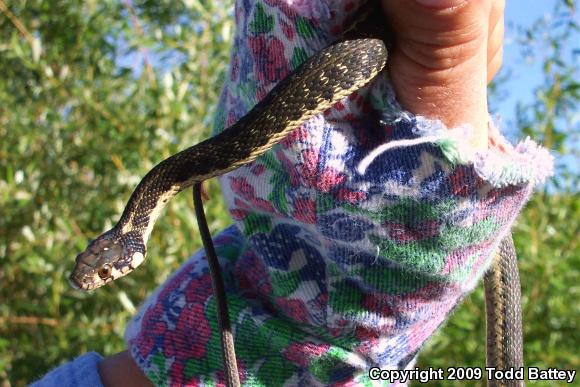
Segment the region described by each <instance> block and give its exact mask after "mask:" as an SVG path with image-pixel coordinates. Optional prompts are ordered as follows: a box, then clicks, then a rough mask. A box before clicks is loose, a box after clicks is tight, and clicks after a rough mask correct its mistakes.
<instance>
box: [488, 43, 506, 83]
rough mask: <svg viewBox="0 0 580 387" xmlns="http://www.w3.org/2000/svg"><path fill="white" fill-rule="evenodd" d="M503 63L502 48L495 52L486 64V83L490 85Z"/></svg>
mask: <svg viewBox="0 0 580 387" xmlns="http://www.w3.org/2000/svg"><path fill="white" fill-rule="evenodd" d="M502 62H503V46H500V47H499V49H498V50H497V51H496V52H495V54H494V55H493V57H492V58H491V60H489V61H488V62H487V83H490V82H491V81H492V80H493V78H494V77H495V76H496V75H497V73H498V71H499V69H500V68H501V65H502Z"/></svg>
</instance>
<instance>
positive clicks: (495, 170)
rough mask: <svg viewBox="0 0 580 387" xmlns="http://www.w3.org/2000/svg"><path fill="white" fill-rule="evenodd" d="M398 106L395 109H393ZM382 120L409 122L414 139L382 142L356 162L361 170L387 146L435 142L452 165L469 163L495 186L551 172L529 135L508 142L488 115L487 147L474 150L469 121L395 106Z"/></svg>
mask: <svg viewBox="0 0 580 387" xmlns="http://www.w3.org/2000/svg"><path fill="white" fill-rule="evenodd" d="M397 110H398V112H397ZM383 119H384V122H385V123H386V124H389V123H390V124H393V123H394V124H396V123H400V122H409V123H412V124H413V134H415V135H416V136H417V138H414V139H406V140H398V141H392V142H389V143H386V144H383V145H381V146H379V147H377V148H376V149H375V150H373V151H372V152H371V153H369V155H367V156H366V157H365V158H364V159H363V160H362V161H361V163H360V165H359V166H358V172H359V173H363V174H364V172H365V171H366V168H367V167H368V166H369V165H370V164H371V163H372V161H373V160H374V159H375V158H376V157H377V156H378V155H380V154H381V153H383V152H386V151H387V150H389V149H393V148H400V147H406V146H413V145H418V144H422V143H433V144H435V145H437V146H438V147H439V148H440V150H441V152H442V153H443V156H444V157H445V159H446V160H447V161H448V162H449V163H450V164H452V165H469V164H472V165H473V167H474V169H475V172H476V173H477V175H478V176H479V177H481V178H482V179H483V180H485V181H487V182H488V183H489V184H490V185H492V186H493V187H496V188H502V187H505V186H509V185H522V184H529V183H531V184H534V185H536V184H542V183H543V182H544V181H545V180H546V179H547V178H548V177H550V176H552V175H553V173H554V157H553V156H552V155H551V154H550V152H549V151H548V150H547V149H546V148H544V147H542V146H540V145H539V144H538V143H536V142H535V141H533V140H532V139H531V138H530V137H526V138H525V139H524V140H522V141H520V142H518V143H517V144H516V145H515V146H512V145H511V144H510V143H509V142H508V141H507V140H506V139H505V138H504V137H503V136H502V135H501V134H500V133H499V130H498V129H497V126H496V124H494V123H493V121H492V120H491V119H490V121H489V122H490V124H489V133H490V136H489V137H490V139H493V143H492V142H491V141H490V144H489V148H488V149H487V150H484V151H480V150H475V149H474V148H473V147H472V146H471V144H470V141H469V140H470V139H471V137H472V133H473V130H472V128H471V127H470V126H469V125H464V126H459V127H456V128H453V129H448V128H447V127H446V126H445V124H444V123H443V122H442V121H440V120H438V119H429V118H426V117H423V116H419V115H417V116H415V115H413V114H411V113H409V112H406V111H404V110H402V109H401V110H399V109H391V110H390V111H389V112H388V114H386V115H385V116H384V117H383Z"/></svg>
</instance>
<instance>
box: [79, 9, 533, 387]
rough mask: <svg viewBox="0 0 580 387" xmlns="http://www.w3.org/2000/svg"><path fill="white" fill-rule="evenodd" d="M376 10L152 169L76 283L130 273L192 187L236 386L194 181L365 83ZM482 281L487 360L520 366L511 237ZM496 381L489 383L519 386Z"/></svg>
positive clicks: (83, 261)
mask: <svg viewBox="0 0 580 387" xmlns="http://www.w3.org/2000/svg"><path fill="white" fill-rule="evenodd" d="M371 3H374V2H371ZM380 14H381V13H380V11H377V10H376V9H374V8H373V7H370V8H369V9H366V10H365V11H364V12H363V13H362V15H363V16H361V17H359V18H358V19H357V21H356V22H355V23H353V27H352V28H351V29H349V30H348V31H347V33H345V34H344V36H343V38H342V39H341V40H340V41H339V42H337V43H334V44H332V45H330V46H329V47H327V48H325V49H323V50H322V51H320V52H318V53H317V54H315V55H314V56H312V57H311V58H310V59H309V60H307V61H306V62H305V63H304V64H303V65H301V66H300V67H299V68H298V69H297V70H295V71H294V72H292V73H291V74H290V75H289V76H288V77H286V78H285V79H284V80H282V81H281V82H280V83H278V84H277V85H276V87H275V88H274V89H273V90H272V91H270V93H268V94H267V95H266V97H265V98H264V99H263V100H262V101H260V103H258V104H257V105H256V106H255V107H254V108H253V109H252V110H251V111H250V112H249V113H248V114H247V115H245V116H244V117H243V118H242V119H240V120H239V121H238V122H237V123H236V124H234V125H233V126H231V127H229V128H228V129H226V130H224V131H223V132H221V133H220V134H218V135H216V136H214V137H212V138H210V139H208V140H205V141H203V142H201V143H199V144H197V145H195V146H192V147H190V148H188V149H186V150H184V151H182V152H179V153H177V154H175V155H173V156H171V157H170V158H168V159H166V160H164V161H162V162H161V163H159V164H158V165H157V166H156V167H154V168H153V169H152V170H151V171H150V172H149V173H148V174H147V175H146V176H145V177H144V178H143V179H142V181H141V182H140V183H139V185H138V186H137V188H136V189H135V191H134V192H133V194H132V195H131V197H130V199H129V201H128V203H127V206H126V208H125V210H124V212H123V214H122V216H121V218H120V220H119V222H118V223H117V224H116V225H115V227H114V228H113V229H111V230H110V231H108V232H106V233H104V234H103V235H101V236H99V237H97V238H96V239H95V240H94V241H93V242H91V243H90V244H89V246H88V247H87V249H86V250H85V251H84V252H83V253H81V254H79V255H78V256H77V259H76V266H75V268H74V270H73V273H72V275H71V283H72V284H73V286H75V287H77V288H79V289H81V290H85V291H88V290H93V289H96V288H98V287H100V286H103V285H105V284H107V283H109V282H111V281H113V280H115V279H118V278H120V277H122V276H124V275H127V274H129V273H130V272H132V271H133V270H134V269H135V268H136V267H137V266H138V265H139V264H141V263H142V262H143V260H144V258H145V255H146V244H147V240H148V238H149V236H150V234H151V231H152V229H153V226H154V224H155V221H156V220H157V218H158V217H159V216H160V214H161V212H162V210H163V208H164V207H165V205H166V204H167V203H168V202H169V201H170V200H171V199H172V198H173V197H174V196H175V195H177V194H178V193H179V192H180V191H182V190H184V189H186V188H188V187H190V186H192V185H193V186H194V188H195V190H194V200H195V203H196V212H197V216H198V222H199V223H200V231H201V235H202V238H203V240H204V246H205V248H206V251H207V256H208V260H209V261H210V262H209V263H210V268H211V269H212V279H213V282H214V283H213V288H214V293H215V295H216V299H217V303H218V311H219V312H218V321H219V325H220V333H221V334H222V350H223V351H224V359H225V370H226V375H227V383H228V385H230V386H237V385H239V378H238V375H237V369H236V362H235V350H234V346H233V339H232V336H231V332H229V330H230V328H229V321H228V314H227V302H226V300H225V292H224V291H223V283H222V280H221V277H220V275H219V265H217V260H216V257H215V252H214V251H213V245H212V242H211V236H210V235H209V230H207V224H206V223H205V218H204V215H203V209H202V207H201V199H200V196H199V184H200V183H201V182H203V181H204V180H207V179H209V178H212V177H215V176H220V175H222V174H224V173H227V172H229V171H231V170H233V169H236V168H238V167H240V166H242V165H245V164H248V163H250V162H251V161H253V160H255V159H256V158H257V157H259V156H260V155H262V154H263V153H265V152H267V151H268V150H269V149H270V148H271V147H272V146H273V145H275V144H276V143H278V142H279V141H281V140H282V139H284V138H285V137H286V136H287V135H288V134H289V133H290V132H291V131H293V130H295V129H297V128H299V127H300V126H301V125H302V123H304V122H305V121H306V120H308V119H309V118H311V117H313V116H315V115H317V114H320V113H322V112H324V111H325V110H327V109H328V108H329V107H331V106H333V105H334V104H335V103H336V102H338V101H340V100H341V99H343V98H344V97H347V96H349V95H350V94H352V93H353V92H354V91H356V90H358V89H360V88H361V87H363V86H364V85H366V84H367V83H368V82H370V81H371V80H372V79H373V78H374V77H375V76H376V75H377V74H378V73H379V72H380V71H381V70H382V69H383V68H384V67H385V65H386V62H387V46H386V43H385V42H386V37H385V36H384V31H383V28H380V22H377V21H376V20H373V19H375V18H376V17H377V16H378V15H380ZM485 284H486V301H487V306H488V310H487V323H488V366H495V367H498V368H509V367H521V366H522V354H521V317H520V314H519V309H518V307H519V280H518V279H517V261H516V257H515V251H514V248H513V243H511V238H507V239H506V240H505V241H504V242H503V243H502V246H501V248H500V249H499V253H498V258H497V259H496V260H495V262H494V266H493V268H492V270H491V272H490V273H489V274H488V275H487V276H486V277H485ZM457 360H458V362H459V361H461V359H457ZM498 383H499V384H497V383H495V382H494V383H492V384H496V385H503V384H505V385H517V384H521V383H519V382H513V383H511V384H509V383H508V382H506V383H504V382H501V381H500V382H498Z"/></svg>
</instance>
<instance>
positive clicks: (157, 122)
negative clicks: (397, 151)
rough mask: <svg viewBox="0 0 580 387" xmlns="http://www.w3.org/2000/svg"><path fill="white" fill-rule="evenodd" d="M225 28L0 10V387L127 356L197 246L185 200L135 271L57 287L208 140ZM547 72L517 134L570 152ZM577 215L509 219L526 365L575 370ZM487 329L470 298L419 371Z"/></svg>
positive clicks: (554, 199)
mask: <svg viewBox="0 0 580 387" xmlns="http://www.w3.org/2000/svg"><path fill="white" fill-rule="evenodd" d="M5 3H6V4H7V5H6V4H5ZM3 5H4V6H3ZM305 28H306V27H305ZM306 30H307V28H306V29H305V31H306ZM232 32H233V12H232V6H231V1H229V0H228V1H225V2H223V1H205V0H183V1H169V0H163V1H150V0H138V1H137V0H135V1H133V2H131V1H130V0H126V1H97V0H84V1H80V0H56V1H49V0H13V1H10V2H5V1H4V0H1V1H0V72H1V74H2V79H0V139H1V142H0V385H2V386H10V385H14V386H21V385H24V384H25V383H27V382H29V381H31V380H32V379H33V378H34V377H36V376H40V375H42V374H43V373H45V372H46V371H47V370H48V369H49V368H51V367H54V366H56V365H58V364H59V363H62V362H64V361H66V360H67V359H71V358H73V357H75V356H76V355H78V354H80V353H83V352H85V351H90V350H95V351H98V352H100V353H102V354H106V355H107V354H113V353H115V352H118V351H120V350H122V349H123V347H124V345H123V340H122V335H123V332H124V327H125V324H126V322H127V321H128V319H129V318H130V317H131V315H132V314H133V313H134V311H135V307H136V305H138V304H139V303H140V302H141V301H143V300H144V299H145V298H146V297H147V295H148V294H149V293H150V292H151V291H152V290H153V289H154V288H155V287H156V286H157V285H158V284H159V283H161V282H162V281H163V280H164V279H165V278H166V277H167V276H168V275H169V274H170V273H171V272H173V271H174V270H175V269H176V268H177V267H178V266H179V265H180V263H181V262H183V261H184V260H185V259H186V258H187V256H188V254H190V253H191V252H193V251H195V250H196V249H198V248H199V247H200V241H199V235H198V233H197V228H196V226H195V220H194V216H193V207H192V204H191V200H190V198H189V197H188V195H182V196H181V197H179V198H177V199H176V200H175V201H173V202H172V203H171V205H170V206H169V207H168V210H167V212H166V215H165V216H164V217H162V219H161V220H160V221H159V222H158V224H157V226H156V229H155V231H154V234H153V236H152V241H151V243H150V244H149V246H150V251H149V257H150V258H149V259H148V260H147V262H146V263H145V264H144V265H143V266H142V267H141V268H140V269H139V270H137V271H136V272H135V273H134V274H133V275H131V276H129V277H127V278H126V279H125V280H123V281H118V282H115V283H114V284H113V285H112V286H109V287H106V288H104V289H102V290H100V291H98V292H95V293H94V294H89V295H86V294H80V293H79V292H76V291H72V290H71V289H70V288H69V286H68V283H67V280H66V277H67V275H68V273H69V271H70V269H71V267H72V263H73V262H74V257H75V256H76V254H77V253H78V252H79V251H81V250H82V249H83V248H84V247H85V245H86V242H87V240H88V239H91V238H93V237H94V236H96V235H98V234H100V233H101V232H103V231H105V230H106V229H108V228H110V226H111V225H112V224H113V223H114V222H115V221H116V219H117V216H118V215H119V214H120V212H121V211H122V209H123V206H124V204H125V202H126V200H127V198H128V197H129V195H130V193H131V191H132V189H133V188H134V186H135V184H136V183H137V182H138V181H139V179H140V178H141V177H142V176H143V175H144V174H145V173H146V172H147V171H148V170H149V169H150V168H151V167H152V166H153V165H155V164H156V163H157V162H158V161H160V160H162V159H164V158H166V157H168V156H169V155H171V154H173V153H175V152H176V151H178V150H180V149H183V148H185V147H187V146H189V145H191V144H193V143H195V142H197V141H198V140H199V139H200V138H203V137H205V136H207V135H208V134H209V129H210V128H211V122H212V116H213V114H214V108H215V105H216V103H217V99H218V93H219V89H220V87H221V84H222V80H223V77H224V74H225V68H226V66H227V63H228V62H229V60H228V49H229V46H230V43H231V38H232ZM531 36H532V37H533V36H534V35H533V34H532V35H531ZM532 40H533V39H532ZM176 58H177V60H176ZM136 61H137V62H139V63H140V64H139V65H138V66H133V63H135V62H136ZM549 67H550V68H549V69H547V72H546V74H547V78H546V85H542V86H541V88H539V89H538V92H540V93H544V96H543V97H542V98H540V99H539V100H538V103H537V104H534V105H532V106H528V107H522V110H521V112H522V113H521V118H522V120H521V123H522V128H524V132H529V133H531V134H533V135H534V136H536V137H538V136H541V137H542V138H544V140H545V141H547V142H549V143H550V144H551V145H554V146H555V147H557V148H558V149H559V150H560V151H563V152H564V151H567V149H566V148H567V147H568V148H569V147H570V143H569V142H567V140H566V138H567V137H566V136H567V133H568V132H567V131H566V130H565V129H564V128H563V127H562V125H564V124H565V123H572V124H573V121H572V120H561V119H556V118H554V119H552V121H549V119H550V118H549V117H555V116H556V115H558V117H560V115H559V114H560V112H562V111H566V112H573V111H574V106H577V105H573V103H576V104H577V101H578V97H577V95H578V87H577V83H576V86H574V79H578V77H574V76H571V75H566V74H568V72H569V70H570V69H571V67H570V66H568V64H567V63H562V64H559V63H556V62H554V64H552V65H550V66H549ZM548 70H549V71H548ZM555 71H556V72H557V73H558V74H560V76H559V78H557V77H556V76H555V75H554V74H555V73H554V72H555ZM556 78H557V79H559V86H558V92H554V91H551V90H556V89H554V87H555V85H556V83H555V82H553V81H552V80H554V79H556ZM563 85H564V86H563ZM574 98H575V99H574ZM563 101H566V103H565V104H564V103H563ZM574 101H575V102H574ZM564 105H565V106H566V108H565V109H563V110H562V109H561V110H558V109H559V108H558V106H564ZM552 112H554V114H552ZM556 113H557V114H556ZM526 120H527V121H526ZM525 122H527V124H524V123H525ZM537 122H542V123H544V122H546V124H542V125H539V126H538V125H536V123H537ZM549 133H551V134H549ZM556 134H558V136H556ZM562 134H563V136H564V138H563V139H561V140H560V138H561V135H562ZM550 136H551V137H550ZM549 138H552V139H553V140H549ZM550 141H551V142H550ZM564 167H565V166H564ZM571 174H572V175H573V173H568V175H567V176H568V177H567V178H566V179H568V180H567V181H569V179H570V176H571ZM559 176H564V175H562V174H560V175H559ZM572 177H573V176H572ZM563 186H567V187H570V186H571V185H570V184H563ZM209 191H210V193H211V196H212V199H211V205H210V204H206V211H207V212H208V218H209V222H210V228H211V229H212V230H214V231H216V230H219V229H221V228H223V227H225V226H226V225H227V224H228V223H229V222H230V219H229V217H228V216H227V215H226V211H225V210H224V207H223V204H222V202H221V201H220V200H219V199H218V198H219V192H218V187H217V184H216V183H215V182H212V183H211V184H210V187H209ZM579 218H580V213H579V209H578V199H577V197H576V196H575V195H574V193H567V191H561V193H559V194H558V195H546V194H544V195H537V196H536V197H535V198H534V199H533V200H532V202H531V203H530V204H529V205H528V207H527V209H526V211H525V212H524V213H523V215H522V216H521V218H520V220H519V226H518V229H517V232H516V243H517V247H518V250H519V252H520V258H521V265H522V266H521V271H522V274H521V275H522V283H523V293H524V297H525V298H524V301H525V304H524V319H525V322H526V324H525V327H526V356H527V361H528V364H530V365H532V364H533V365H538V366H541V367H567V368H578V366H579V365H580V361H579V358H578V353H577V346H578V343H579V340H578V336H577V335H578V334H577V331H578V327H577V322H578V321H579V318H578V317H579V316H578V311H577V309H578V308H577V299H578V287H577V283H578V280H579V278H578V267H579V264H580V262H578V261H579V256H578V246H577V235H579V234H580V233H579V231H580V230H579V227H578V219H579ZM483 324H484V317H483V302H482V293H481V291H479V290H478V291H477V292H476V293H475V294H474V295H472V296H471V297H470V298H469V300H468V301H467V302H466V303H465V304H464V305H463V306H462V307H461V308H460V309H459V310H458V312H457V313H456V315H455V316H454V317H453V318H452V319H451V320H450V322H449V323H448V324H447V326H446V327H445V329H444V330H443V332H441V333H440V334H438V335H437V337H436V338H435V339H434V340H432V341H431V342H430V343H429V349H428V351H427V352H425V353H424V355H423V356H422V359H421V364H422V365H424V366H432V367H446V366H453V365H477V366H481V365H483V364H484V360H483V359H484V358H483V356H484V355H483V353H484V352H483V348H484V347H483V343H484V326H483Z"/></svg>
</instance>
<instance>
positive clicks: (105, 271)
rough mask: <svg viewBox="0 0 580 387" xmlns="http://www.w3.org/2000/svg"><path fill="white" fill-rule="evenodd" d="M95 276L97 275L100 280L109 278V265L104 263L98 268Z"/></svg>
mask: <svg viewBox="0 0 580 387" xmlns="http://www.w3.org/2000/svg"><path fill="white" fill-rule="evenodd" d="M97 274H98V275H99V277H101V279H107V278H109V277H110V276H111V265H109V264H108V263H106V264H104V265H103V266H101V267H99V270H98V272H97Z"/></svg>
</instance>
